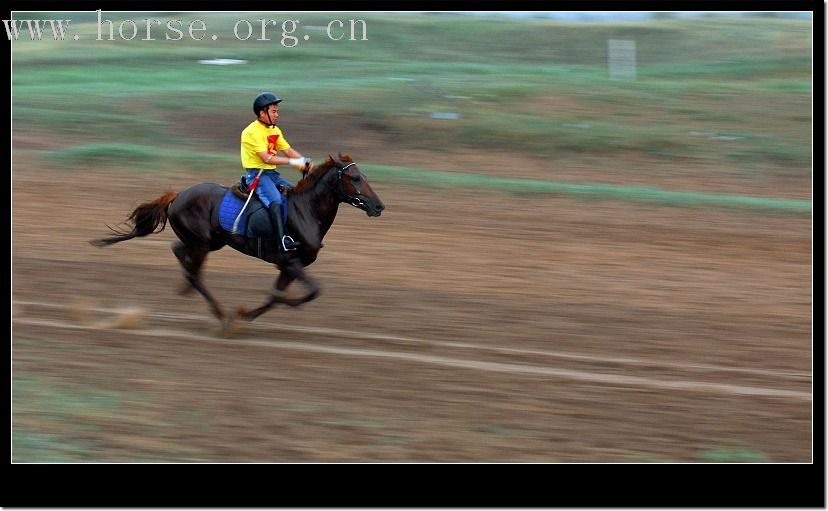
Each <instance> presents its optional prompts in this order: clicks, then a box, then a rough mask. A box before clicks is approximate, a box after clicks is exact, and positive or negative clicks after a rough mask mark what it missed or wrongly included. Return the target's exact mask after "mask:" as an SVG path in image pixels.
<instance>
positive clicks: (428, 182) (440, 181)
mask: <svg viewBox="0 0 828 511" xmlns="http://www.w3.org/2000/svg"><path fill="white" fill-rule="evenodd" d="M360 167H361V168H362V169H363V170H365V171H366V173H368V174H369V175H370V177H371V178H372V179H375V180H376V179H377V178H379V179H389V180H393V181H398V182H405V183H406V184H412V185H419V186H444V187H454V186H462V187H468V186H474V187H482V188H496V189H501V190H506V191H510V192H516V193H552V194H562V195H572V196H576V197H586V198H605V199H619V200H631V201H647V202H657V203H660V204H664V205H668V206H719V207H726V208H733V207H736V208H756V209H770V210H778V211H785V212H793V213H810V212H811V207H812V206H811V201H810V200H806V199H779V198H773V197H755V196H749V195H728V194H714V193H701V192H676V191H670V190H662V189H659V188H652V187H646V186H623V185H611V184H601V183H562V182H555V181H540V180H535V179H523V178H512V177H499V176H489V175H482V174H469V173H463V172H442V171H436V170H423V169H414V168H405V167H389V166H383V165H370V164H361V165H360Z"/></svg>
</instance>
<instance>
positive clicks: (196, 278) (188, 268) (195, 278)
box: [172, 241, 227, 321]
mask: <svg viewBox="0 0 828 511" xmlns="http://www.w3.org/2000/svg"><path fill="white" fill-rule="evenodd" d="M172 250H173V253H174V254H175V257H177V258H178V261H179V262H180V263H181V267H182V268H183V269H184V278H185V279H187V284H185V287H184V288H183V289H181V291H180V292H181V294H185V293H187V292H189V291H190V290H191V289H195V290H196V291H198V292H199V293H201V296H203V297H204V299H205V300H207V303H208V304H209V305H210V309H211V310H212V312H213V315H215V316H216V317H217V318H218V319H219V320H222V321H224V320H225V319H226V318H227V315H226V314H225V313H224V311H223V310H222V309H221V306H220V305H219V303H218V301H216V299H215V298H213V295H212V294H210V292H209V291H207V288H206V287H204V284H202V283H201V275H200V272H201V266H202V265H203V264H204V261H205V260H206V259H207V254H208V252H209V251H208V250H207V249H206V248H193V247H188V246H187V245H185V244H184V243H181V242H180V241H179V242H176V243H174V244H173V249H172Z"/></svg>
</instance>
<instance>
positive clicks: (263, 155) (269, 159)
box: [256, 149, 301, 165]
mask: <svg viewBox="0 0 828 511" xmlns="http://www.w3.org/2000/svg"><path fill="white" fill-rule="evenodd" d="M288 151H293V149H288ZM293 152H294V153H295V152H296V151H293ZM285 153H286V154H287V151H285ZM256 154H258V155H259V159H261V160H262V161H263V162H265V163H269V164H271V165H288V164H290V158H286V157H284V156H276V155H275V154H270V153H269V152H267V151H259V152H258V153H256ZM300 158H301V156H300Z"/></svg>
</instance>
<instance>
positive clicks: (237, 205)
mask: <svg viewBox="0 0 828 511" xmlns="http://www.w3.org/2000/svg"><path fill="white" fill-rule="evenodd" d="M243 206H244V201H243V200H241V199H240V198H238V197H236V195H234V194H233V192H232V191H230V190H228V191H227V192H226V193H225V194H224V199H222V201H221V206H219V225H221V228H222V229H224V230H225V231H227V232H233V222H235V221H236V217H238V216H239V212H240V211H241V209H242V207H243ZM287 209H288V208H287V198H285V201H284V202H283V203H282V218H284V219H285V222H287ZM236 231H237V232H236V233H235V234H242V233H243V234H244V236H246V237H248V238H266V239H274V238H276V235H275V233H273V224H272V223H271V221H270V213H268V211H267V209H265V207H264V205H263V204H262V203H261V201H260V200H259V198H258V197H255V196H254V197H253V198H252V199H251V200H250V203H249V204H248V205H247V209H245V210H244V213H243V214H242V216H241V218H239V224H238V227H237V229H236Z"/></svg>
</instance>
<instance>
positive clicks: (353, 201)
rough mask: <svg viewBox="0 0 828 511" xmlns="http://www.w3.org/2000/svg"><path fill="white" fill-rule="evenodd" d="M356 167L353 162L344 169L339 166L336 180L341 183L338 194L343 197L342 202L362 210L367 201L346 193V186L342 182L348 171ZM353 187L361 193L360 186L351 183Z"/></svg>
mask: <svg viewBox="0 0 828 511" xmlns="http://www.w3.org/2000/svg"><path fill="white" fill-rule="evenodd" d="M354 165H356V162H351V163H349V164H347V165H345V166H344V167H340V166H338V165H337V167H336V178H337V181H338V182H339V190H338V192H339V195H340V196H341V197H342V202H347V203H348V204H350V205H351V206H353V207H355V208H361V207H363V206H365V201H364V200H362V199H360V198H359V197H358V196H356V195H348V194H347V193H345V184H344V183H343V182H342V174H344V173H345V171H346V170H348V169H349V168H351V167H353V166H354ZM351 186H353V187H354V189H355V190H356V191H357V194H359V193H360V192H359V186H357V185H356V184H354V183H353V181H352V182H351Z"/></svg>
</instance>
